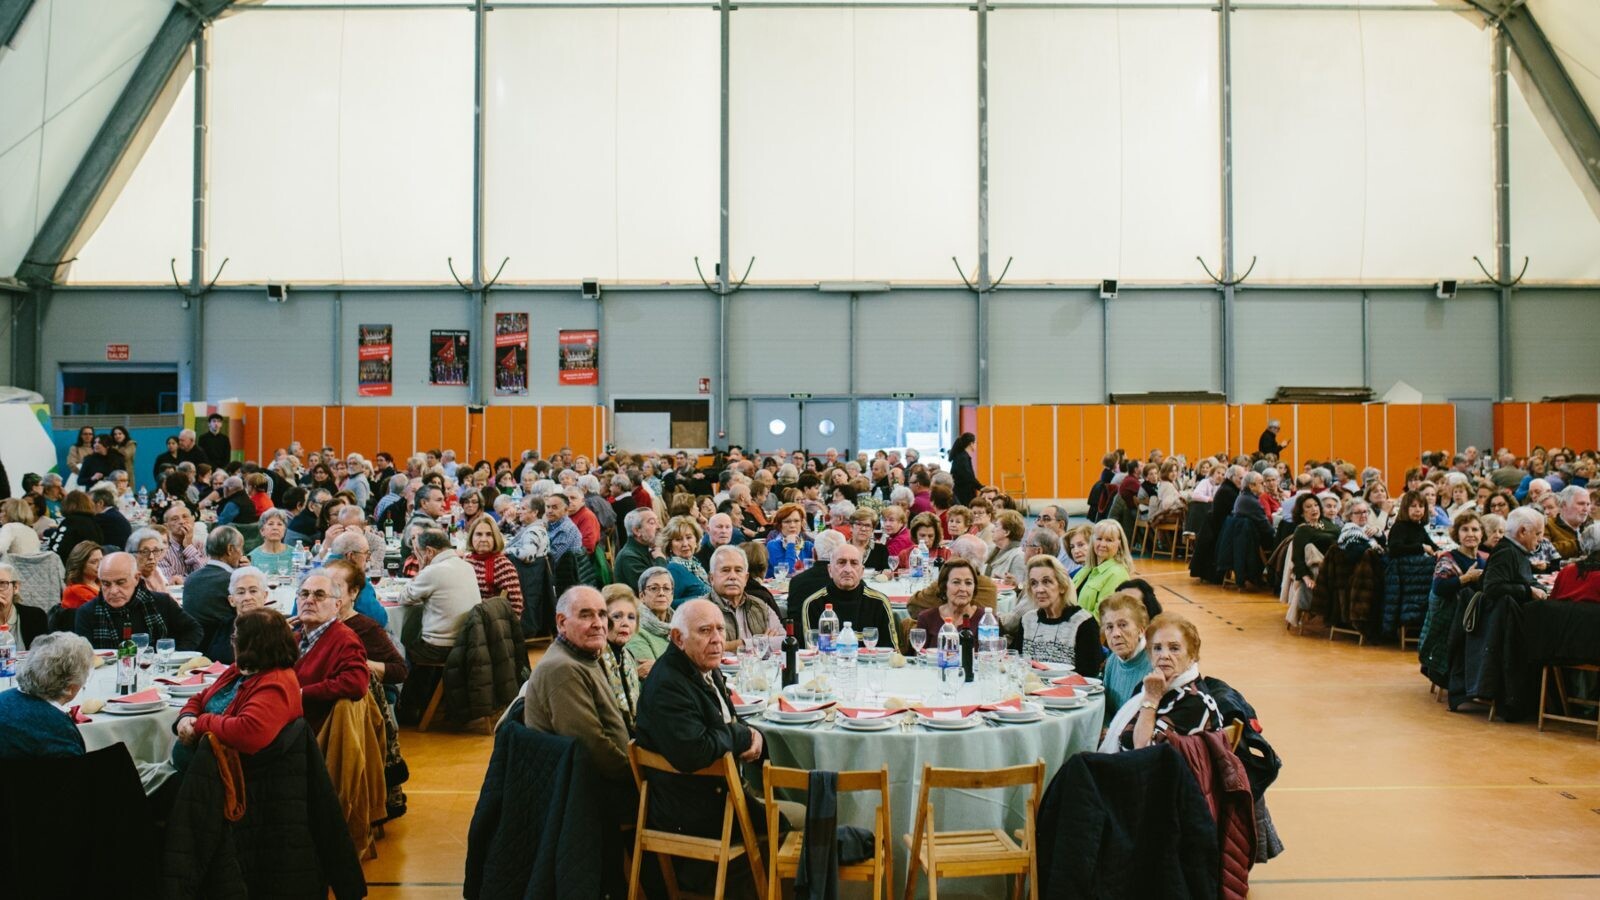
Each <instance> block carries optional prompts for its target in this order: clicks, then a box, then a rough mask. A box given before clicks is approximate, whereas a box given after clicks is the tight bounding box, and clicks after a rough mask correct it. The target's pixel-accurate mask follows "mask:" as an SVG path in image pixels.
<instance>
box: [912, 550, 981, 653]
mask: <svg viewBox="0 0 1600 900" xmlns="http://www.w3.org/2000/svg"><path fill="white" fill-rule="evenodd" d="M939 601H940V602H939V605H938V606H930V607H928V608H927V609H925V610H923V611H922V614H921V615H919V616H917V627H918V628H921V629H923V630H924V631H926V632H927V634H928V640H929V641H930V642H932V641H933V640H934V636H935V635H937V634H938V633H939V628H940V627H941V626H943V625H944V621H945V620H946V619H949V620H951V621H952V622H954V623H955V626H956V628H958V629H960V630H962V631H970V632H972V633H973V634H974V635H976V634H977V633H978V619H979V618H980V617H982V615H983V609H984V608H983V607H982V606H979V605H978V567H977V566H974V565H973V564H972V563H971V562H969V561H967V560H965V559H961V558H960V557H952V558H951V559H950V560H949V561H948V562H946V563H945V564H944V565H943V566H940V567H939Z"/></svg>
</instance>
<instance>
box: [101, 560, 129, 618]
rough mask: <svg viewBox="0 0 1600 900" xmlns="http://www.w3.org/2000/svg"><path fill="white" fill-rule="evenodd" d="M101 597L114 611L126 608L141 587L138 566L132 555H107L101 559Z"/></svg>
mask: <svg viewBox="0 0 1600 900" xmlns="http://www.w3.org/2000/svg"><path fill="white" fill-rule="evenodd" d="M99 575H100V596H102V597H104V598H105V601H106V604H107V605H108V606H110V607H112V608H113V609H116V608H118V607H122V606H126V605H127V603H128V601H129V600H131V599H133V592H134V589H135V588H137V587H138V585H139V571H138V565H137V564H136V563H135V561H134V558H133V554H131V553H107V554H106V555H105V556H103V557H101V558H100V572H99Z"/></svg>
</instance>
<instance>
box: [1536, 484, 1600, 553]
mask: <svg viewBox="0 0 1600 900" xmlns="http://www.w3.org/2000/svg"><path fill="white" fill-rule="evenodd" d="M1557 499H1558V500H1560V501H1561V508H1560V509H1559V510H1557V511H1556V514H1555V515H1554V516H1551V517H1550V518H1549V519H1548V520H1546V522H1545V533H1546V534H1548V535H1549V536H1550V543H1552V544H1554V545H1555V548H1556V552H1557V553H1559V554H1561V558H1562V559H1577V558H1578V557H1580V556H1583V555H1584V552H1583V548H1581V547H1580V546H1578V535H1579V534H1582V533H1583V529H1585V528H1587V527H1588V526H1589V525H1590V524H1591V523H1592V522H1594V519H1592V518H1591V517H1590V515H1589V512H1590V510H1591V509H1592V507H1593V501H1592V500H1591V499H1590V497H1589V489H1588V488H1584V487H1578V486H1577V485H1571V486H1568V487H1565V488H1562V489H1561V493H1560V494H1558V495H1557Z"/></svg>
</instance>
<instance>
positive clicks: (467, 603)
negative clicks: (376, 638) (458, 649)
mask: <svg viewBox="0 0 1600 900" xmlns="http://www.w3.org/2000/svg"><path fill="white" fill-rule="evenodd" d="M412 552H413V554H414V555H415V556H416V558H417V562H418V563H419V565H420V568H419V569H418V571H417V577H416V578H414V579H412V580H411V583H410V584H407V585H406V586H405V589H404V590H403V591H402V592H401V594H400V602H401V603H402V604H404V605H406V606H421V607H422V616H421V617H420V622H419V624H418V625H417V626H415V627H413V626H412V625H411V623H410V622H407V623H406V625H407V627H406V629H405V633H404V635H402V641H403V643H404V644H405V650H406V659H407V660H408V661H409V662H410V663H411V664H412V669H411V672H410V674H409V676H408V677H407V678H406V688H405V691H403V692H402V693H401V696H400V710H399V711H398V713H397V715H399V716H400V718H401V721H402V722H415V721H417V720H419V719H421V718H422V708H423V707H424V706H425V705H427V702H428V700H429V698H430V697H431V696H432V694H433V689H434V687H435V686H436V685H437V683H438V679H439V674H440V670H439V669H438V668H435V667H436V666H442V665H444V662H445V660H446V659H447V658H449V656H450V650H451V649H452V648H454V647H455V645H456V637H457V634H458V632H459V631H460V628H461V620H462V618H463V617H464V616H465V615H466V614H467V613H468V612H469V611H471V609H472V608H473V607H474V606H477V605H478V604H479V603H481V602H483V598H482V597H481V596H480V594H479V593H478V575H477V573H476V572H475V571H473V568H472V565H471V564H470V563H468V562H467V561H466V560H464V559H462V558H461V557H460V556H457V555H456V552H455V550H454V549H452V548H451V545H450V536H449V535H447V534H445V533H444V531H443V530H441V529H438V528H424V529H423V530H421V531H419V532H418V533H417V536H416V543H415V544H414V549H413V551H412ZM415 620H416V619H415V618H414V619H413V621H415ZM413 632H415V636H414V637H413V636H412V634H413ZM418 663H421V664H422V665H418Z"/></svg>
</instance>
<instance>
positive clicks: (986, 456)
mask: <svg viewBox="0 0 1600 900" xmlns="http://www.w3.org/2000/svg"><path fill="white" fill-rule="evenodd" d="M977 417H978V425H977V430H976V431H974V432H973V434H975V435H977V437H978V449H977V455H976V456H974V457H973V460H972V474H974V475H976V476H978V480H979V481H981V482H983V483H984V484H993V483H994V412H993V410H992V409H991V408H990V407H987V406H980V407H978V410H977Z"/></svg>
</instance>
